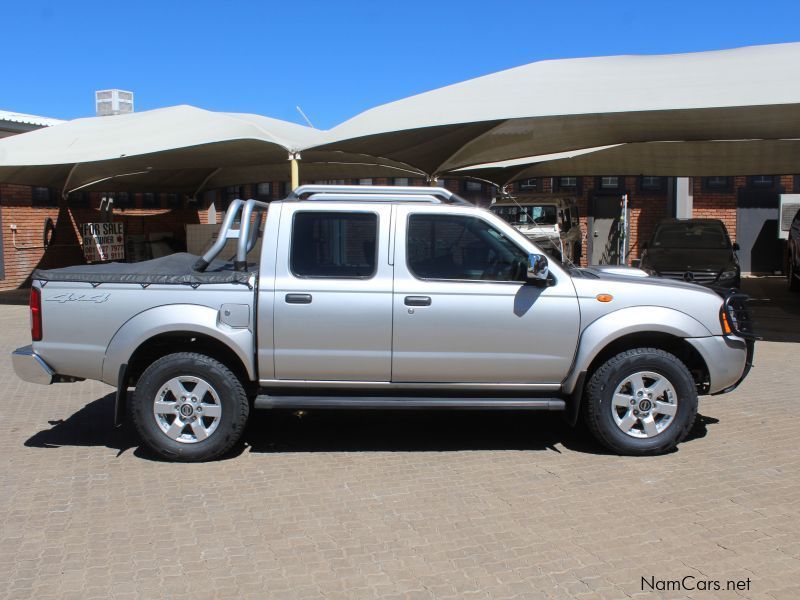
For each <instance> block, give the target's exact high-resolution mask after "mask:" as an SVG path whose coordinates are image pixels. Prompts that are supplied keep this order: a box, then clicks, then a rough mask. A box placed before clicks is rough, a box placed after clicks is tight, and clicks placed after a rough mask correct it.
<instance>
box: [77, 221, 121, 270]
mask: <svg viewBox="0 0 800 600" xmlns="http://www.w3.org/2000/svg"><path fill="white" fill-rule="evenodd" d="M81 236H82V237H83V255H84V256H85V257H86V260H87V262H100V261H104V260H125V225H124V224H123V223H84V224H83V225H81Z"/></svg>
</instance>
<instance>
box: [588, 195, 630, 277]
mask: <svg viewBox="0 0 800 600" xmlns="http://www.w3.org/2000/svg"><path fill="white" fill-rule="evenodd" d="M621 216H622V195H621V194H603V195H600V194H598V195H595V196H593V197H592V200H591V202H590V203H589V264H590V265H616V264H619V243H620V235H621V233H622V220H621V218H620V217H621Z"/></svg>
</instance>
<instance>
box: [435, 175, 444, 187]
mask: <svg viewBox="0 0 800 600" xmlns="http://www.w3.org/2000/svg"><path fill="white" fill-rule="evenodd" d="M436 186H437V187H441V188H447V179H445V178H444V177H439V178H438V179H437V180H436Z"/></svg>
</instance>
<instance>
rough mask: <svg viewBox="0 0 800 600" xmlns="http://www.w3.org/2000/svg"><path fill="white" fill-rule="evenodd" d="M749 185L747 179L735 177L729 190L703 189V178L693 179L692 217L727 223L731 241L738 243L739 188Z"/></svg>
mask: <svg viewBox="0 0 800 600" xmlns="http://www.w3.org/2000/svg"><path fill="white" fill-rule="evenodd" d="M746 185H747V177H734V178H733V184H732V185H731V186H730V188H729V189H728V190H723V191H716V190H709V189H704V188H703V181H702V178H701V177H692V181H691V189H692V196H693V198H692V216H693V217H694V218H696V219H719V220H721V221H722V222H723V223H725V227H726V228H727V229H728V234H729V235H730V236H731V241H732V242H735V241H736V205H737V201H736V198H737V194H738V192H737V190H738V188H741V187H744V186H746Z"/></svg>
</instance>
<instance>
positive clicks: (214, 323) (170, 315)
mask: <svg viewBox="0 0 800 600" xmlns="http://www.w3.org/2000/svg"><path fill="white" fill-rule="evenodd" d="M217 313H218V311H217V310H215V309H212V308H210V307H208V306H198V305H169V306H161V307H156V308H152V309H149V310H146V311H144V312H141V313H139V314H137V315H136V316H135V317H133V318H132V319H130V320H129V321H127V322H126V323H125V324H124V325H123V326H122V327H120V328H119V330H118V331H117V332H116V333H115V334H114V337H113V338H112V339H111V341H110V342H109V344H108V347H107V349H106V354H105V357H104V360H103V381H104V382H106V383H108V384H111V385H118V383H119V378H120V368H121V367H122V366H123V365H127V367H126V368H125V370H126V375H125V378H124V379H125V381H126V382H130V381H131V380H132V379H133V380H134V382H135V379H138V376H139V375H141V372H142V371H143V370H144V368H146V367H147V365H145V366H144V368H137V366H136V365H141V363H142V360H143V358H151V360H150V362H152V361H153V360H156V359H158V358H160V357H161V356H164V355H165V354H170V353H171V352H188V351H192V352H200V353H206V354H208V355H209V356H212V357H213V358H216V359H217V360H219V361H220V362H222V363H223V364H226V365H228V368H230V369H231V370H233V371H234V372H235V373H236V374H237V376H239V377H240V378H241V381H242V383H243V384H247V383H248V382H253V381H256V380H257V373H256V368H255V364H254V363H255V351H254V347H255V343H254V335H253V333H252V332H251V331H250V330H249V329H244V328H237V329H234V328H231V327H228V326H227V325H223V324H220V323H218V320H217Z"/></svg>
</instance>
